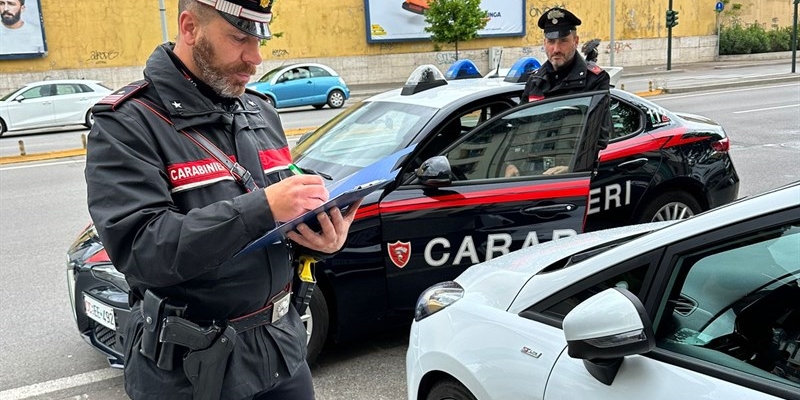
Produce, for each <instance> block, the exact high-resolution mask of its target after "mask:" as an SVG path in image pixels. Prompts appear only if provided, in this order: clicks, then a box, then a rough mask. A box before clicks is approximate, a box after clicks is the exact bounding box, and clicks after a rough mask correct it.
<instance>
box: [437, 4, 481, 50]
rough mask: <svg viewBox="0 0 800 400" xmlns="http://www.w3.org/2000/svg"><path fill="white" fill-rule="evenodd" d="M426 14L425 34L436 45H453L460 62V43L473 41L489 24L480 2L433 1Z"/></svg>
mask: <svg viewBox="0 0 800 400" xmlns="http://www.w3.org/2000/svg"><path fill="white" fill-rule="evenodd" d="M428 6H429V7H430V8H428V10H427V11H426V12H425V22H426V23H427V24H428V26H427V27H425V32H428V33H430V34H431V40H432V41H433V42H434V43H448V44H449V43H453V44H455V47H456V60H458V42H465V41H467V40H472V39H474V38H475V37H476V36H478V31H479V30H481V29H483V28H484V27H486V24H487V23H488V22H489V18H488V17H487V14H486V11H484V10H481V7H480V6H481V1H480V0H431V1H430V2H429V3H428Z"/></svg>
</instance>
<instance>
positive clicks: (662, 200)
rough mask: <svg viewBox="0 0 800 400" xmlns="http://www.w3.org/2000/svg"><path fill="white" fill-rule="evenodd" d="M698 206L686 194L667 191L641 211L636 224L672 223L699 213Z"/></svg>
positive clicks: (693, 199)
mask: <svg viewBox="0 0 800 400" xmlns="http://www.w3.org/2000/svg"><path fill="white" fill-rule="evenodd" d="M701 211H702V209H701V208H700V204H699V203H698V202H697V200H695V198H694V197H692V196H691V195H690V194H688V193H686V192H679V191H669V192H665V193H662V194H661V195H659V196H658V197H656V198H655V200H653V201H652V202H651V203H650V204H649V205H648V206H647V207H645V208H644V210H642V212H641V213H640V214H639V217H638V218H637V220H636V222H638V223H643V222H658V221H674V220H679V219H685V218H689V217H691V216H692V215H695V214H697V213H699V212H701Z"/></svg>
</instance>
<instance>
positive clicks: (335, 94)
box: [328, 90, 344, 108]
mask: <svg viewBox="0 0 800 400" xmlns="http://www.w3.org/2000/svg"><path fill="white" fill-rule="evenodd" d="M343 105H344V93H342V91H341V90H331V92H330V94H328V106H330V108H340V107H341V106H343Z"/></svg>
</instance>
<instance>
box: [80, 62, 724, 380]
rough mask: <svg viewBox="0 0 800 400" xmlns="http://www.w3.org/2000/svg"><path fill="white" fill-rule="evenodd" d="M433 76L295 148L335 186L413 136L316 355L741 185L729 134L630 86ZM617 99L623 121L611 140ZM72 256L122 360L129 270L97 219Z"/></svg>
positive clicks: (353, 250) (326, 273)
mask: <svg viewBox="0 0 800 400" xmlns="http://www.w3.org/2000/svg"><path fill="white" fill-rule="evenodd" d="M426 70H427V72H425V71H426ZM423 72H424V73H422V74H418V75H419V76H422V77H423V78H424V79H423V80H422V81H423V83H421V84H414V82H415V81H414V79H410V80H409V82H410V83H408V84H407V85H406V86H405V87H404V88H402V89H396V90H392V91H389V92H386V93H382V94H379V95H376V96H374V97H371V98H369V99H366V100H364V101H362V102H360V103H358V104H355V105H353V106H351V107H349V108H347V109H346V110H345V111H343V112H342V113H340V114H339V115H337V116H336V117H334V118H333V119H331V120H330V121H329V122H327V123H326V124H325V125H323V126H321V127H320V128H318V129H317V130H315V131H314V132H312V133H310V134H309V135H307V136H305V137H303V138H302V139H301V140H300V141H299V143H298V144H297V145H296V147H295V148H294V149H293V150H292V155H293V158H294V160H295V163H296V164H297V165H298V166H300V167H301V168H303V169H306V170H313V171H318V172H320V173H322V174H324V175H327V176H329V177H330V178H331V182H335V181H339V180H341V179H342V178H344V177H347V176H348V175H350V174H351V173H353V172H355V171H358V170H360V169H362V168H364V167H365V166H368V165H370V164H371V163H373V162H375V161H377V160H379V159H382V158H384V157H386V156H388V155H390V154H393V153H396V152H398V151H400V150H402V149H407V148H409V147H412V146H413V151H411V152H410V153H409V154H408V155H407V156H405V157H404V158H403V159H402V160H401V161H400V162H398V165H397V168H399V173H398V174H397V178H396V179H395V180H394V181H393V182H392V183H391V184H390V185H389V186H387V187H386V188H385V189H381V190H378V191H376V192H373V193H372V194H370V195H369V196H367V197H366V198H365V200H364V202H363V204H362V205H361V207H360V208H359V210H358V213H357V215H356V220H355V221H354V223H353V225H352V227H351V231H350V235H349V238H348V242H347V245H346V247H345V248H344V249H343V250H342V251H341V252H340V253H338V254H337V255H336V256H334V257H332V258H330V259H327V260H325V261H323V262H320V263H319V264H318V265H317V268H316V277H317V280H318V287H317V290H316V291H315V292H314V296H313V297H312V299H311V306H310V308H309V311H308V312H307V313H306V315H304V316H303V319H304V321H305V322H306V324H307V330H308V332H309V343H308V345H309V358H310V359H312V360H313V359H314V358H315V357H316V356H317V355H318V354H319V352H320V350H321V349H322V348H323V346H324V345H325V344H326V343H331V342H340V341H344V340H350V339H353V338H357V337H363V336H364V335H368V334H371V333H375V332H380V331H386V330H389V329H392V328H396V327H404V326H407V325H408V323H409V322H410V317H411V315H412V310H413V307H414V304H415V301H416V299H417V296H418V295H419V294H420V293H421V292H422V291H423V290H424V289H426V288H427V287H429V286H430V285H431V284H433V283H436V282H440V281H445V280H450V279H453V278H454V277H455V276H457V275H458V274H459V273H461V272H462V271H464V270H465V269H466V268H467V267H469V266H471V265H473V264H476V263H478V262H482V261H486V260H489V259H492V258H494V257H498V256H500V255H502V254H505V253H508V252H510V251H513V250H517V249H520V248H523V247H527V246H533V245H536V244H538V243H542V242H546V241H550V240H557V239H559V238H563V237H568V236H573V235H576V234H578V233H580V232H584V231H592V230H597V229H602V228H607V227H615V226H623V225H628V224H633V223H638V222H643V221H660V220H672V219H682V218H686V217H689V216H692V215H694V214H696V213H699V212H702V211H705V210H708V209H711V208H714V207H717V206H719V205H722V204H725V203H729V202H731V201H733V200H734V199H736V197H737V195H738V188H739V177H738V175H737V173H736V170H735V168H734V165H733V162H732V160H731V157H730V154H729V153H728V148H729V141H728V137H727V136H726V134H725V131H724V129H723V128H722V126H720V125H719V124H717V123H715V122H713V121H711V120H709V119H707V118H704V117H701V116H697V115H691V114H681V113H675V112H671V111H668V110H665V109H663V108H662V107H660V106H659V105H657V104H655V103H653V102H651V101H648V100H646V99H644V98H642V97H639V96H636V95H634V94H631V93H627V92H625V91H621V90H616V89H612V90H611V91H610V93H609V92H594V93H585V94H577V95H570V96H564V97H558V98H554V99H546V100H543V101H538V102H534V103H527V104H523V105H520V104H519V96H520V94H521V92H522V89H523V86H524V85H522V84H519V83H511V82H505V81H500V80H497V79H467V80H455V81H444V80H441V79H436V78H437V77H440V76H441V72H439V71H438V70H436V69H435V67H432V66H424V67H423ZM434 72H435V73H434ZM436 73H438V75H437V74H436ZM514 74H515V71H513V69H512V71H511V72H510V73H509V76H511V77H513V76H514ZM432 77H433V78H432ZM507 79H508V78H507ZM608 110H610V111H611V115H612V121H613V125H614V130H613V134H612V135H611V137H610V138H609V143H608V146H607V147H606V148H605V149H602V150H601V149H599V145H598V142H599V140H598V139H600V138H599V137H598V135H599V134H598V131H599V129H598V126H600V125H602V123H603V121H602V119H603V118H607V111H608ZM598 152H599V157H598ZM598 158H599V164H598V163H597V160H598ZM68 254H69V265H68V270H69V287H70V296H71V300H72V301H73V304H74V305H76V307H75V314H76V320H77V324H78V329H79V331H80V332H81V334H82V335H83V336H84V337H85V338H86V340H87V341H88V342H89V343H90V344H92V345H93V346H95V347H96V348H98V349H99V350H101V351H102V352H104V353H105V354H107V355H108V356H109V358H110V360H111V362H112V363H113V364H115V365H119V364H121V363H122V362H123V361H124V360H123V359H122V354H121V348H122V347H121V345H122V342H123V341H124V340H125V338H124V337H121V335H120V334H119V332H122V330H121V329H120V326H123V325H124V324H125V321H126V319H127V313H128V298H127V294H126V292H127V290H128V288H127V284H126V283H125V279H124V276H123V275H122V274H120V273H119V272H116V270H115V269H114V268H113V266H112V265H111V262H110V261H109V259H108V256H107V255H106V254H105V252H104V250H103V247H102V243H101V242H100V240H99V238H98V237H97V235H96V232H95V231H94V228H93V227H92V226H89V227H88V228H87V229H86V230H85V231H84V232H83V233H82V234H81V236H80V237H79V239H78V240H77V241H76V242H75V244H74V245H73V246H72V247H71V248H70V250H69V252H68Z"/></svg>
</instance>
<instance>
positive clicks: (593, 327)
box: [563, 288, 655, 385]
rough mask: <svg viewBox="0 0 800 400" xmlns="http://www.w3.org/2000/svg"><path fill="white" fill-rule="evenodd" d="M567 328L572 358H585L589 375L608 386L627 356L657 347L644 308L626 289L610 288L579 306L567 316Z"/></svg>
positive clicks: (564, 325) (566, 334) (569, 351)
mask: <svg viewBox="0 0 800 400" xmlns="http://www.w3.org/2000/svg"><path fill="white" fill-rule="evenodd" d="M563 329H564V336H565V337H566V339H567V351H568V353H569V355H570V357H573V358H580V359H583V360H584V365H585V366H586V369H587V370H589V373H590V374H592V376H594V377H595V378H597V379H598V380H599V381H600V382H603V383H604V384H606V385H610V384H611V383H612V382H613V381H614V377H615V376H616V374H617V371H618V370H619V367H620V365H622V360H623V358H624V357H625V356H628V355H632V354H643V353H647V352H649V351H650V350H652V349H653V348H654V347H655V335H654V334H653V324H652V322H651V321H650V317H648V316H647V312H646V311H645V309H644V305H642V302H641V301H640V300H639V298H638V297H636V296H635V295H634V294H633V293H631V292H629V291H628V290H626V289H623V288H611V289H606V290H604V291H602V292H600V293H598V294H596V295H594V296H592V297H590V298H588V299H587V300H585V301H584V302H582V303H581V304H578V305H577V306H576V307H575V308H573V309H572V311H570V312H569V313H567V315H566V316H565V317H564V321H563Z"/></svg>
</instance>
